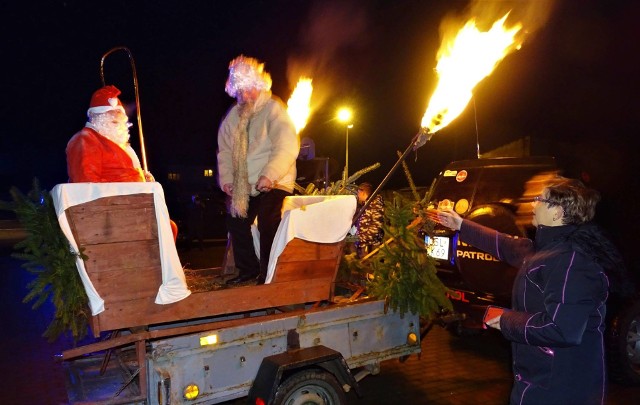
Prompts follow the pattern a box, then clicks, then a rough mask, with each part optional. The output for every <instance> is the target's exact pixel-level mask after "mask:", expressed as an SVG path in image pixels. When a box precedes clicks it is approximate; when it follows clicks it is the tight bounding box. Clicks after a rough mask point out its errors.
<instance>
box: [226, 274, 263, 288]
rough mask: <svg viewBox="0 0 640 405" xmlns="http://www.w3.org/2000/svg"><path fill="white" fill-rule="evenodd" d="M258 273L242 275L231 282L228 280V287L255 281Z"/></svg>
mask: <svg viewBox="0 0 640 405" xmlns="http://www.w3.org/2000/svg"><path fill="white" fill-rule="evenodd" d="M257 275H258V274H257V273H249V274H240V275H239V276H238V277H234V278H232V279H230V280H227V282H226V284H227V285H238V284H241V283H246V282H247V281H251V280H255V279H256V276H257Z"/></svg>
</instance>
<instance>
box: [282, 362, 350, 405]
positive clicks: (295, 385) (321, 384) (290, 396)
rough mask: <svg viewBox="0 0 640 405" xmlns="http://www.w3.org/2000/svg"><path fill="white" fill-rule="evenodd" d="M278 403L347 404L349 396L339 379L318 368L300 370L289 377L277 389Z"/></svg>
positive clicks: (293, 404) (289, 404)
mask: <svg viewBox="0 0 640 405" xmlns="http://www.w3.org/2000/svg"><path fill="white" fill-rule="evenodd" d="M274 403H275V404H276V405H301V404H314V405H315V404H317V405H345V404H346V403H347V397H346V395H345V392H344V390H343V389H342V387H341V386H340V383H339V382H338V380H337V379H336V378H335V377H334V376H333V375H332V374H330V373H328V372H326V371H321V370H317V369H307V370H302V371H299V372H297V373H295V374H293V375H292V376H290V377H289V378H287V379H286V380H285V381H284V382H283V383H282V384H280V386H279V387H278V390H277V391H276V396H275V401H274Z"/></svg>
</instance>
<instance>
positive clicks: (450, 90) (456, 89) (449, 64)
mask: <svg viewBox="0 0 640 405" xmlns="http://www.w3.org/2000/svg"><path fill="white" fill-rule="evenodd" d="M508 15H509V14H508V13H507V14H505V16H504V17H502V18H501V19H500V20H498V21H496V22H495V23H494V24H493V26H492V27H491V29H490V30H489V31H487V32H480V31H479V30H478V28H477V27H476V23H475V19H471V20H469V21H468V22H467V23H466V24H465V26H464V27H463V28H462V29H461V30H460V31H459V32H458V34H457V35H456V37H455V38H454V39H453V41H451V42H448V41H447V40H446V38H445V40H444V41H443V44H442V46H441V48H440V51H439V52H438V53H439V56H438V58H439V60H438V65H437V66H436V72H437V73H438V78H439V80H438V86H437V87H436V90H435V91H434V93H433V96H431V100H429V106H428V107H427V111H426V112H425V114H424V117H422V124H421V127H422V128H423V130H424V129H426V130H427V132H428V133H431V134H433V133H435V132H437V131H439V130H440V129H442V128H444V127H446V126H447V125H449V124H450V123H451V121H453V120H454V119H455V118H456V117H457V116H458V115H460V114H461V113H462V111H464V109H465V107H466V106H467V104H468V103H469V101H470V100H471V97H472V96H473V94H472V90H473V89H474V88H475V86H476V85H477V84H478V83H479V82H480V81H481V80H482V79H484V78H485V77H487V76H489V75H490V74H491V72H492V71H493V69H495V67H496V66H497V65H498V63H500V61H501V60H502V59H503V58H504V57H505V56H507V54H509V53H510V52H512V51H514V50H516V49H519V47H520V45H521V43H522V42H521V41H520V42H516V40H515V36H516V34H517V33H518V32H519V31H520V29H521V28H522V25H521V24H519V23H518V24H516V25H515V26H514V27H513V28H510V29H508V28H506V27H505V26H504V22H505V20H506V19H507V16H508Z"/></svg>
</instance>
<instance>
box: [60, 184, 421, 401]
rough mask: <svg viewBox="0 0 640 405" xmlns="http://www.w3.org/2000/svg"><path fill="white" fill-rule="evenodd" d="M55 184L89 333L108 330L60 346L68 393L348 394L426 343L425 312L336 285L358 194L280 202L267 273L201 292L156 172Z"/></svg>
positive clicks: (178, 396) (215, 397)
mask: <svg viewBox="0 0 640 405" xmlns="http://www.w3.org/2000/svg"><path fill="white" fill-rule="evenodd" d="M52 196H53V197H54V204H55V206H56V211H57V214H58V217H59V220H60V223H61V227H62V228H63V231H64V232H65V234H67V237H68V238H69V241H70V243H71V245H72V246H73V247H74V248H75V249H77V250H78V252H82V253H83V255H84V256H83V257H80V258H79V259H78V269H79V271H80V273H81V275H82V277H83V282H84V284H85V287H86V289H87V293H88V295H89V297H90V306H91V312H92V316H91V322H90V324H91V329H92V331H93V334H94V337H96V338H98V337H100V336H102V335H104V334H107V336H108V338H107V339H103V340H99V341H96V342H94V343H90V344H86V345H83V346H79V347H76V348H72V349H69V350H67V351H64V352H63V353H62V359H63V360H64V364H65V367H64V368H65V370H66V371H67V388H68V392H69V400H70V403H73V404H83V403H104V404H120V403H134V404H135V403H141V404H158V405H167V404H181V403H189V404H215V403H220V402H225V401H229V400H233V399H236V398H241V397H245V396H246V397H248V399H249V402H250V403H253V404H280V403H317V404H344V403H346V397H347V393H348V392H350V391H354V392H355V393H356V394H357V395H361V394H362V393H361V392H360V389H359V387H358V381H359V380H360V379H361V378H363V377H364V376H366V375H368V374H376V373H377V372H379V368H380V362H382V361H384V360H388V359H393V358H400V359H404V358H406V357H407V356H409V355H411V354H417V353H420V350H421V349H420V324H419V317H418V316H417V315H415V314H410V313H407V314H402V315H401V314H399V313H396V312H394V311H391V310H388V308H386V306H385V303H384V301H381V300H375V299H372V298H369V297H366V296H365V295H363V294H362V289H360V290H359V291H357V292H356V293H354V294H351V293H350V292H349V291H348V290H347V291H341V292H342V294H337V293H336V287H335V278H336V273H337V270H338V265H339V261H340V257H341V256H342V251H343V248H344V236H345V235H346V232H347V231H348V228H350V222H351V221H350V219H351V218H352V217H353V214H354V212H355V198H354V197H352V196H333V197H322V198H319V197H312V198H311V197H310V198H296V197H293V198H292V199H290V200H289V201H287V202H286V203H285V205H288V206H289V207H288V209H287V210H286V211H284V212H283V220H282V223H281V225H280V227H281V228H280V230H279V231H278V234H279V235H280V236H283V237H282V238H280V239H278V241H274V248H273V249H272V260H273V266H271V264H270V274H269V275H268V278H267V281H268V283H267V284H264V285H247V286H240V287H234V288H228V287H222V288H219V289H215V290H212V291H206V292H193V293H192V292H191V291H189V290H188V289H186V290H185V289H184V288H183V287H185V286H186V280H185V276H184V272H183V271H182V270H183V269H182V268H181V267H179V266H180V264H179V260H178V262H177V266H178V267H177V268H176V258H177V253H176V251H175V244H173V243H172V241H170V242H171V243H167V241H166V239H167V236H168V232H170V230H169V228H167V225H168V224H167V222H168V214H167V212H166V206H165V205H164V199H163V193H162V189H161V187H160V185H159V184H157V183H120V184H117V185H115V184H114V183H110V184H66V185H58V186H56V187H55V188H54V189H53V190H52ZM309 218H316V221H318V223H305V221H307V220H308V219H309ZM345 219H347V220H346V221H345ZM320 223H321V225H322V226H320V225H319V224H320ZM342 228H345V229H342ZM319 229H320V230H321V231H320V232H318V230H319ZM323 229H325V230H323ZM281 231H282V232H281ZM276 238H279V236H278V235H276Z"/></svg>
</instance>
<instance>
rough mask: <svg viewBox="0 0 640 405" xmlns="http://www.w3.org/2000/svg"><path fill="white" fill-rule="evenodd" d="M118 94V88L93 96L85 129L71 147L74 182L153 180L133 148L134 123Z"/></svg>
mask: <svg viewBox="0 0 640 405" xmlns="http://www.w3.org/2000/svg"><path fill="white" fill-rule="evenodd" d="M118 95H120V90H118V89H117V88H116V87H115V86H105V87H103V88H101V89H99V90H97V91H96V92H95V93H94V94H93V96H92V97H91V105H90V107H89V110H88V111H87V116H88V118H89V119H88V121H87V123H86V125H85V127H84V128H83V129H82V130H80V132H78V133H77V134H75V135H74V136H73V137H72V138H71V140H70V141H69V143H68V144H67V172H68V174H69V181H70V182H71V183H82V182H86V183H88V182H91V183H106V182H137V181H153V177H152V176H151V174H150V173H148V172H147V173H145V172H144V171H143V170H142V169H141V167H140V160H139V159H138V156H137V155H136V153H135V151H134V150H133V149H132V148H131V146H130V145H129V127H130V126H131V124H130V123H129V120H128V117H127V114H126V113H125V110H124V107H123V106H122V103H121V102H120V99H118Z"/></svg>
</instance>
